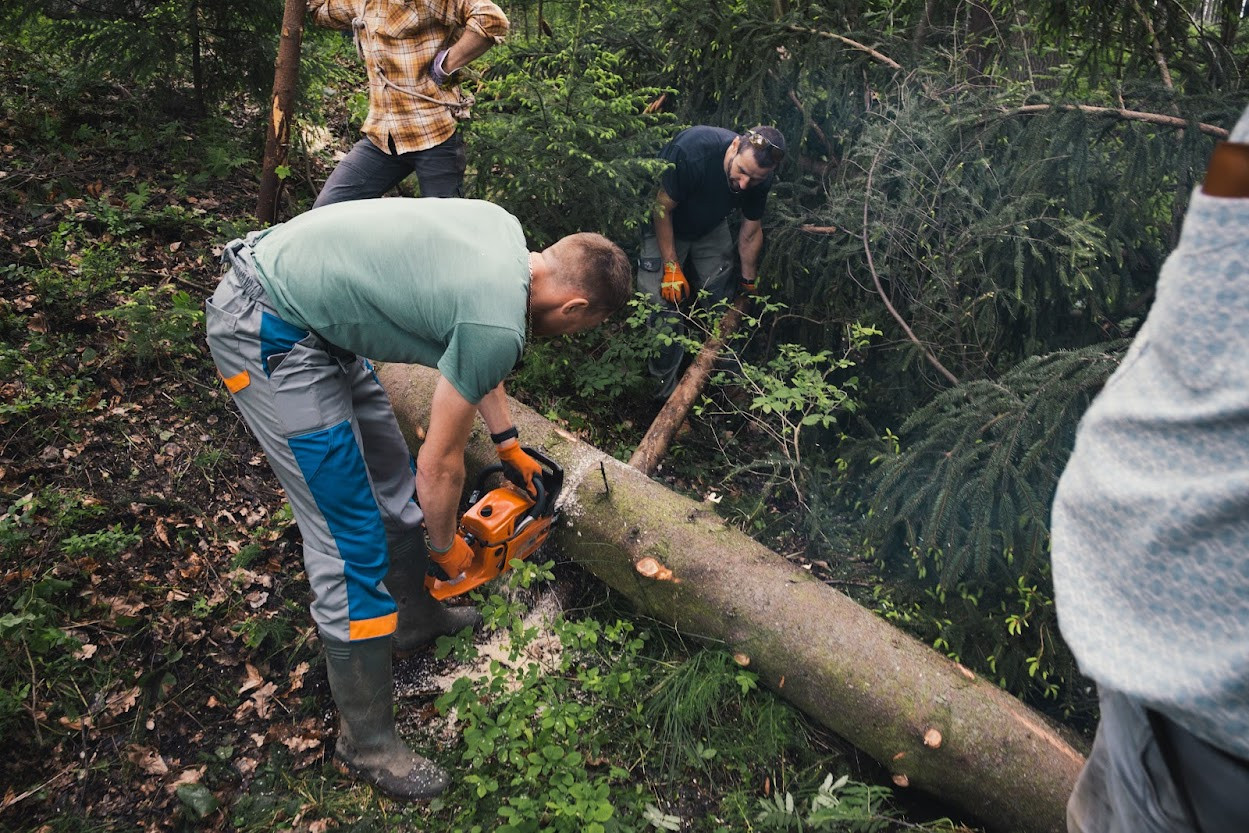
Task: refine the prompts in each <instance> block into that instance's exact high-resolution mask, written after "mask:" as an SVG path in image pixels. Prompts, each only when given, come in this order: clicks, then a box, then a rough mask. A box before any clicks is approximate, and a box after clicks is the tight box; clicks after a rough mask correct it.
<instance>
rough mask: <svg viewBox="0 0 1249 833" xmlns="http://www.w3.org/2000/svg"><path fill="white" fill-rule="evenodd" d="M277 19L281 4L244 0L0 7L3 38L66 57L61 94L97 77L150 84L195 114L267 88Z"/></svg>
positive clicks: (104, 0) (19, 2) (23, 2)
mask: <svg viewBox="0 0 1249 833" xmlns="http://www.w3.org/2000/svg"><path fill="white" fill-rule="evenodd" d="M281 19H282V8H281V4H278V3H274V2H266V3H253V2H249V1H248V0H218V1H217V2H211V3H209V2H189V3H188V2H182V0H137V2H130V0H97V2H93V3H91V4H79V3H72V2H68V1H67V0H51V2H46V3H45V2H32V1H31V0H16V2H15V3H9V4H6V8H5V10H4V11H3V12H0V22H3V23H4V24H5V29H6V32H7V33H8V37H10V38H12V39H14V40H16V41H18V42H22V43H23V44H24V45H28V46H29V47H30V48H31V49H32V51H34V52H37V53H43V54H61V55H65V56H66V58H67V61H66V62H67V64H68V65H69V67H70V68H71V73H70V74H69V75H68V76H67V78H68V80H69V81H70V86H69V88H68V89H66V90H64V94H65V95H66V97H67V98H72V97H74V96H75V95H77V94H79V93H80V92H81V90H82V88H83V87H84V86H87V85H90V84H94V83H99V82H100V81H105V82H107V83H110V84H118V85H124V87H125V88H128V87H129V86H131V85H134V84H139V85H143V86H146V85H151V86H152V87H153V88H154V89H160V91H161V92H162V93H163V94H164V95H166V96H167V97H168V98H169V100H170V101H171V103H175V104H176V105H177V106H182V107H185V106H188V105H189V107H191V108H193V109H195V110H198V111H200V112H201V113H202V111H203V109H204V107H205V105H206V104H208V103H210V102H215V101H219V100H222V99H223V98H225V97H226V96H228V95H229V94H231V93H234V92H238V91H250V92H252V93H253V94H254V95H256V97H257V98H261V97H262V96H263V95H264V94H265V93H266V92H267V91H268V90H269V88H270V85H271V84H272V78H273V61H274V57H275V55H276V52H277V41H278V25H279V23H280V22H281ZM182 97H185V98H187V99H189V102H186V103H182V102H179V99H180V98H182Z"/></svg>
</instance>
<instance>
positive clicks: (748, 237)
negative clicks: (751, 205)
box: [737, 220, 763, 284]
mask: <svg viewBox="0 0 1249 833" xmlns="http://www.w3.org/2000/svg"><path fill="white" fill-rule="evenodd" d="M762 251H763V223H762V222H760V221H759V220H742V227H741V230H740V231H738V233H737V253H738V254H739V255H740V256H741V259H742V283H745V284H753V283H754V282H755V278H757V277H758V276H759V253H760V252H762Z"/></svg>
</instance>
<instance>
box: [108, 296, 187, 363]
mask: <svg viewBox="0 0 1249 833" xmlns="http://www.w3.org/2000/svg"><path fill="white" fill-rule="evenodd" d="M201 304H202V301H201V300H200V299H197V298H192V297H191V295H190V294H189V293H188V292H186V291H185V290H181V289H175V288H174V287H173V286H171V285H169V284H165V285H164V286H160V287H156V288H151V287H142V288H140V289H138V290H136V291H135V292H133V293H131V294H130V295H129V297H127V298H126V300H125V301H123V302H122V303H121V304H120V305H118V306H115V307H113V308H112V309H108V310H104V311H103V312H102V313H101V314H102V315H103V316H104V317H106V318H110V319H112V320H113V321H116V322H117V323H118V324H119V325H120V326H121V328H122V335H121V340H120V342H119V344H118V348H119V353H121V354H122V355H128V356H130V357H132V358H133V359H134V360H135V361H136V362H137V363H138V364H139V366H140V367H144V366H147V365H160V364H163V363H164V362H165V361H166V360H173V361H177V360H180V359H186V358H191V357H198V356H199V355H200V354H201V353H202V352H203V350H202V347H201V340H202V335H201V332H200V330H201V325H202V324H203V320H204V312H203V309H202V308H201Z"/></svg>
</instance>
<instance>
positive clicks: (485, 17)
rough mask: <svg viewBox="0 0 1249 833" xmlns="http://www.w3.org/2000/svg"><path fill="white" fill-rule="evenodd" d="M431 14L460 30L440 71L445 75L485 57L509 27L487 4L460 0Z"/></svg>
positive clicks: (497, 10)
mask: <svg viewBox="0 0 1249 833" xmlns="http://www.w3.org/2000/svg"><path fill="white" fill-rule="evenodd" d="M434 9H435V11H434V14H435V15H436V16H438V17H439V18H441V19H442V20H443V22H444V23H446V24H447V25H449V26H458V27H462V28H463V30H464V31H463V33H462V34H461V35H460V38H459V40H457V41H456V42H455V43H453V44H451V46H450V48H449V49H448V50H447V57H446V60H445V61H443V65H442V66H443V70H444V71H446V72H447V73H452V72H455V71H456V70H457V69H459V68H461V67H463V66H467V65H468V64H470V63H471V62H472V61H473V60H474V59H476V58H480V57H481V56H482V55H484V54H486V52H487V50H489V49H490V47H492V46H494V45H495V44H496V43H502V42H503V38H504V37H505V36H506V35H507V30H508V28H509V26H510V24H509V22H508V19H507V15H505V14H504V13H503V10H502V9H500V8H499V7H498V6H497V5H496V4H494V3H491V2H488V0H461V1H460V2H449V3H446V4H441V3H439V4H435V6H434Z"/></svg>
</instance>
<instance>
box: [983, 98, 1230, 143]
mask: <svg viewBox="0 0 1249 833" xmlns="http://www.w3.org/2000/svg"><path fill="white" fill-rule="evenodd" d="M1050 110H1068V111H1079V112H1081V113H1088V114H1090V115H1094V116H1116V117H1118V118H1121V119H1125V120H1127V121H1143V122H1149V123H1150V124H1160V125H1162V126H1164V127H1176V128H1180V129H1183V128H1185V127H1188V126H1189V124H1191V122H1189V121H1188V120H1187V119H1184V118H1181V117H1180V116H1167V115H1163V114H1162V113H1146V112H1143V111H1140V110H1125V109H1123V108H1121V107H1095V106H1093V105H1092V104H1025V105H1023V106H1022V107H1015V108H1014V109H1010V110H1007V109H1002V110H1000V111H999V112H1000V114H1001V115H1003V116H1007V117H1010V116H1028V115H1032V114H1033V113H1045V112H1049V111H1050ZM986 121H988V117H986V118H984V119H981V123H984V122H986ZM1197 129H1198V130H1200V131H1201V132H1202V133H1206V134H1209V135H1210V136H1217V137H1218V138H1220V139H1226V138H1227V137H1228V131H1227V129H1226V128H1223V127H1219V126H1218V125H1215V124H1206V123H1205V122H1197Z"/></svg>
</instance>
